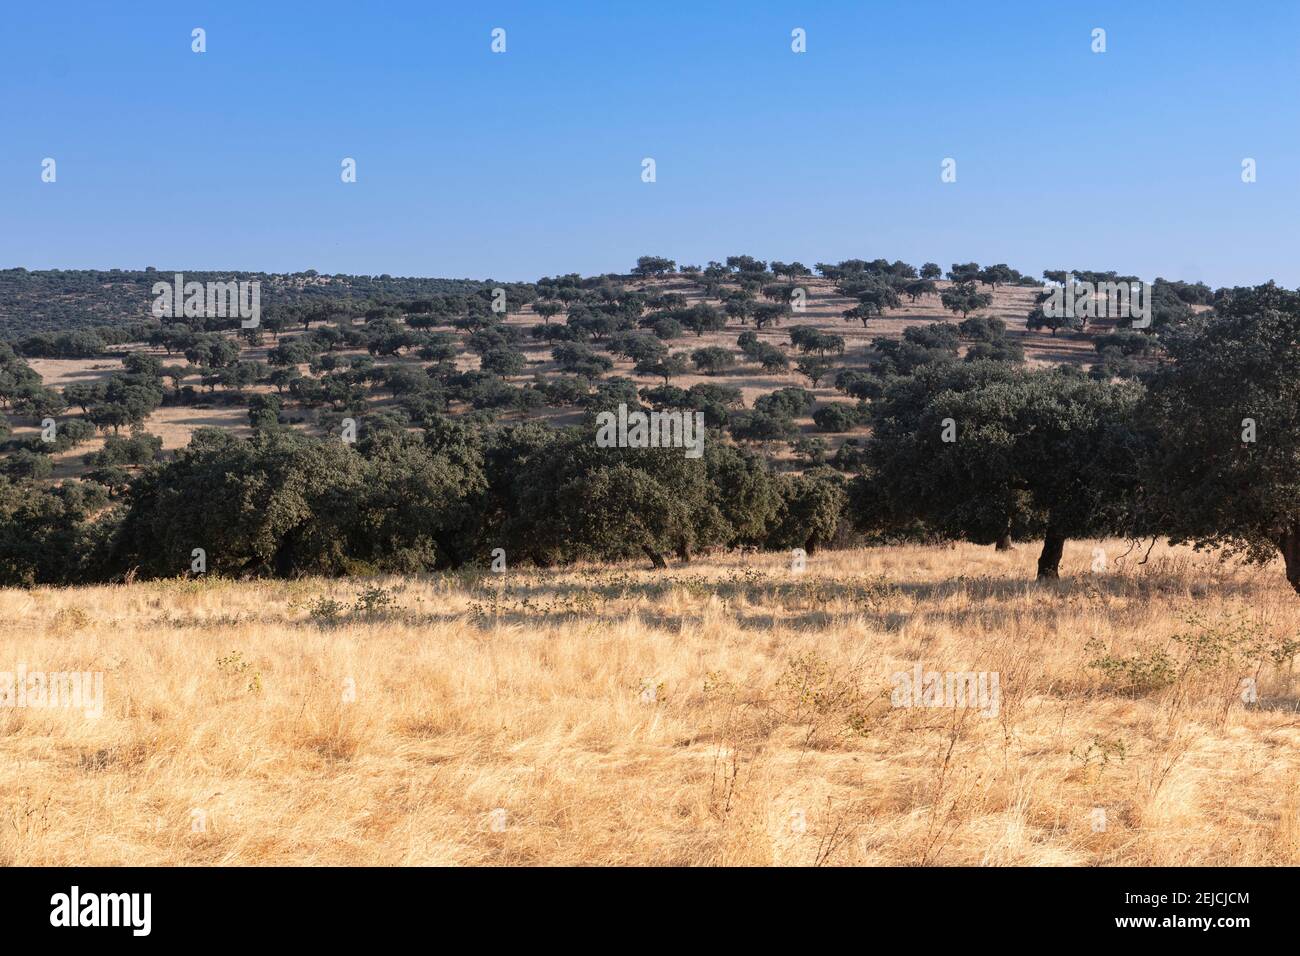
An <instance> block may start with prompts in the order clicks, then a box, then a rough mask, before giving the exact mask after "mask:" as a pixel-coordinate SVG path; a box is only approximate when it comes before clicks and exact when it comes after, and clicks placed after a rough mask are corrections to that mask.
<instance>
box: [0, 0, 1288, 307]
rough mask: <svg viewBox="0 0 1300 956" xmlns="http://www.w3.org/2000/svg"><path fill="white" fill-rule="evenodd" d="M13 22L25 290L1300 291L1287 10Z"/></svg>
mask: <svg viewBox="0 0 1300 956" xmlns="http://www.w3.org/2000/svg"><path fill="white" fill-rule="evenodd" d="M4 16H5V29H4V32H3V34H0V266H5V267H9V266H19V265H21V266H26V267H28V268H109V267H121V268H143V267H144V266H150V265H151V266H155V267H157V268H159V269H164V270H172V269H184V268H207V269H260V270H268V271H286V270H287V271H294V270H302V269H308V268H315V269H318V270H320V271H321V272H351V273H365V274H380V273H390V274H393V275H424V276H450V277H460V276H466V277H473V278H495V279H503V280H528V279H535V278H537V277H538V276H541V275H549V274H555V273H559V272H571V271H577V272H582V273H584V274H591V273H599V272H606V271H624V270H626V269H628V268H629V267H630V266H631V265H632V263H633V261H634V260H635V258H636V257H637V256H638V255H641V254H646V253H653V254H656V255H666V256H669V257H671V258H674V259H676V260H677V261H678V262H692V263H700V264H702V263H704V262H705V261H707V260H708V259H715V258H716V259H721V258H724V257H725V256H727V255H735V254H739V253H747V254H750V255H755V256H758V257H761V258H777V259H785V260H790V259H799V260H801V261H803V262H805V263H807V264H809V265H811V264H812V263H813V262H816V261H832V260H834V261H838V260H840V259H844V258H849V257H861V258H875V257H877V256H885V257H888V258H891V259H893V258H902V259H905V260H907V261H909V262H913V263H916V264H919V263H921V262H924V261H926V260H934V261H937V262H939V263H941V264H943V265H944V267H945V268H946V267H947V266H948V265H949V264H950V263H951V262H953V261H957V260H961V261H967V260H971V259H974V260H977V261H980V262H1000V261H1001V262H1007V263H1010V264H1011V265H1012V266H1015V267H1017V268H1019V269H1022V270H1024V271H1027V272H1033V273H1035V274H1037V273H1038V272H1040V271H1041V270H1042V269H1045V268H1078V269H1117V270H1119V271H1121V272H1132V273H1135V274H1138V275H1141V276H1143V277H1144V278H1148V279H1150V278H1154V277H1155V276H1157V275H1162V276H1165V277H1167V278H1184V279H1190V280H1203V281H1206V282H1209V283H1210V284H1211V285H1225V284H1227V285H1233V284H1247V283H1256V282H1261V281H1265V280H1267V279H1270V278H1272V279H1276V280H1277V281H1279V282H1281V283H1283V284H1285V285H1288V286H1297V285H1300V256H1297V252H1298V251H1300V248H1298V247H1300V243H1298V242H1297V241H1296V236H1297V234H1298V233H1300V226H1298V225H1297V224H1298V223H1300V108H1298V107H1300V42H1298V41H1297V39H1296V38H1297V36H1300V29H1298V27H1300V4H1296V3H1293V2H1286V0H1277V2H1268V0H1266V2H1261V3H1251V4H1246V5H1240V4H1231V3H1201V2H1172V0H1170V2H1142V3H1133V2H1124V3H1079V2H1050V3H1049V2H1041V3H1028V2H1007V3H989V2H985V3H974V2H972V3H955V2H954V3H940V2H915V0H913V2H900V3H893V2H880V0H877V2H863V0H857V2H825V3H763V2H749V3H707V2H705V3H682V2H672V0H669V2H660V3H644V2H640V3H632V2H624V0H606V2H601V3H565V2H554V3H546V4H542V3H537V2H534V3H520V4H493V3H483V4H479V3H455V4H451V3H436V2H427V0H426V2H418V3H414V2H413V3H407V2H390V3H378V2H374V3H347V4H343V3H332V2H316V3H311V4H308V3H301V4H298V3H274V2H270V0H263V2H260V3H249V2H243V0H222V2H220V3H206V4H205V3H194V4H191V3H182V2H168V3H144V2H138V3H135V2H132V3H114V4H105V3H99V2H96V3H88V2H72V3H64V4H60V5H50V4H26V3H24V4H10V5H8V6H7V8H6V10H5V15H4ZM194 27H203V28H204V29H206V31H207V43H208V50H207V52H206V53H203V54H195V53H192V52H191V50H190V31H191V30H192V29H193V28H194ZM494 27H502V28H504V29H505V30H506V31H507V33H506V36H507V52H506V53H504V54H493V53H492V52H491V51H490V48H489V44H490V41H491V37H490V33H491V30H492V29H493V28H494ZM795 27H802V28H803V29H805V30H806V31H807V44H808V52H807V53H805V54H794V53H792V52H791V50H790V31H791V30H792V29H794V28H795ZM1094 27H1101V28H1104V29H1105V30H1106V31H1107V52H1106V53H1104V54H1094V53H1092V52H1091V50H1090V43H1091V36H1090V34H1091V31H1092V30H1093V28H1094ZM47 156H48V157H53V158H54V159H55V160H56V161H57V163H58V167H57V171H58V181H57V182H56V183H53V184H47V183H42V182H41V181H40V172H41V168H40V164H41V160H42V159H43V158H44V157H47ZM647 156H648V157H653V158H654V159H655V161H656V164H657V182H655V183H643V182H642V181H641V175H640V174H641V160H642V158H643V157H647ZM343 157H353V158H355V159H356V161H357V178H358V181H357V182H356V183H355V184H344V183H342V182H341V181H340V177H339V171H340V161H341V160H342V159H343ZM945 157H952V158H954V159H956V161H957V182H956V183H951V184H944V183H941V182H940V176H939V172H940V163H941V161H942V160H943V159H944V158H945ZM1244 157H1251V158H1254V159H1255V160H1256V162H1257V164H1258V181H1257V182H1255V183H1252V184H1244V183H1242V182H1241V161H1242V159H1243V158H1244Z"/></svg>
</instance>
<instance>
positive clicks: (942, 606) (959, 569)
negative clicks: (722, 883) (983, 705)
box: [0, 542, 1300, 866]
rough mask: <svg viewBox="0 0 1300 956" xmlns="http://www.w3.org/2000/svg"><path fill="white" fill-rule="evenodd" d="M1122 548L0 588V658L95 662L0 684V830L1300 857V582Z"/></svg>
mask: <svg viewBox="0 0 1300 956" xmlns="http://www.w3.org/2000/svg"><path fill="white" fill-rule="evenodd" d="M1098 547H1101V548H1103V549H1104V550H1105V552H1106V557H1107V564H1108V566H1107V568H1106V570H1104V571H1102V572H1100V573H1092V572H1091V570H1090V566H1091V564H1092V562H1093V559H1094V556H1095V552H1094V549H1095V548H1098ZM1127 547H1128V546H1127V544H1124V543H1121V542H1101V543H1098V542H1075V543H1073V544H1071V545H1070V546H1069V547H1068V548H1067V551H1066V556H1065V561H1064V563H1063V568H1062V570H1063V573H1064V574H1066V575H1068V576H1069V579H1068V580H1063V581H1062V582H1060V583H1059V584H1053V585H1047V586H1039V585H1036V584H1035V583H1034V582H1033V581H1032V580H1031V577H1032V570H1033V566H1034V557H1035V554H1036V549H1035V548H1034V547H1033V546H1032V545H1022V546H1019V547H1018V548H1017V549H1016V550H1015V551H1013V552H1010V553H997V552H995V551H994V550H993V549H992V548H983V547H975V546H969V545H960V546H957V547H955V548H952V549H948V548H930V547H893V548H878V549H869V550H860V551H844V552H835V553H824V554H817V555H815V556H813V557H811V558H809V559H808V563H807V569H806V571H804V572H803V573H802V574H797V573H793V572H792V570H791V568H790V561H791V559H790V557H789V556H787V555H757V556H740V555H732V556H723V557H718V558H707V559H702V560H697V561H696V562H694V563H692V564H691V565H689V566H684V567H682V566H679V567H674V568H672V569H670V570H669V571H668V572H659V573H655V572H651V571H648V570H642V569H641V568H640V566H634V565H628V566H621V567H612V568H611V567H579V568H573V569H566V570H558V571H545V572H542V571H533V570H523V571H517V570H510V571H508V572H507V573H506V574H505V575H493V574H490V573H475V574H459V575H443V576H428V577H421V578H383V579H373V580H355V579H354V580H328V581H327V580H302V581H295V582H264V583H261V582H258V583H237V582H229V581H217V580H208V581H168V582H158V583H136V584H130V585H122V586H108V587H93V588H83V589H66V590H61V589H46V588H42V589H36V590H32V591H20V590H4V591H0V626H2V627H3V633H4V635H5V636H4V638H3V648H4V653H3V656H0V671H13V670H14V669H15V668H16V667H17V665H18V664H19V663H20V662H22V663H25V664H26V665H27V668H28V669H29V670H38V669H39V670H45V671H60V670H74V669H75V670H102V671H103V672H104V685H105V706H104V714H103V716H102V717H101V718H100V719H98V720H94V719H88V718H87V717H85V716H84V715H83V714H81V713H80V712H74V711H69V710H54V709H35V708H26V709H20V708H16V707H0V864H4V865H71V864H137V865H145V864H150V865H151V864H163V865H167V864H176V865H195V864H200V865H210V864H233V865H258V864H308V865H316V864H332V865H348V864H399V865H404V864H606V865H608V864H684V865H711V864H724V865H760V866H762V865H771V864H778V865H782V864H789V865H815V864H825V865H853V864H885V865H909V864H931V865H978V864H984V865H1008V864H1011V865H1016V864H1028V865H1062V864H1065V865H1095V864H1105V865H1129V864H1157V865H1161V864H1172V865H1179V864H1213V865H1236V864H1295V863H1297V862H1300V786H1298V784H1300V711H1298V709H1297V708H1298V705H1300V695H1298V686H1297V679H1296V675H1295V673H1294V671H1293V670H1292V667H1291V663H1290V660H1289V657H1290V652H1291V651H1292V650H1294V647H1291V646H1288V645H1287V644H1286V643H1285V642H1286V641H1288V640H1290V639H1292V638H1295V637H1297V636H1298V635H1300V628H1298V627H1297V625H1298V624H1300V598H1297V597H1296V596H1295V594H1294V593H1292V592H1291V591H1290V589H1289V588H1287V587H1286V586H1285V582H1284V580H1283V579H1282V576H1281V573H1280V572H1279V571H1278V570H1277V569H1276V568H1266V569H1263V570H1257V569H1253V568H1243V567H1240V566H1238V565H1235V564H1221V563H1219V562H1218V561H1217V560H1216V559H1214V558H1213V557H1209V556H1203V555H1196V554H1193V553H1192V552H1190V551H1186V550H1172V549H1169V548H1166V547H1163V546H1158V547H1156V548H1155V550H1154V553H1153V554H1152V555H1151V558H1150V560H1149V561H1148V562H1147V563H1146V564H1145V565H1142V566H1138V565H1137V563H1136V562H1137V559H1138V558H1139V557H1140V555H1139V553H1138V552H1134V553H1133V554H1131V555H1129V556H1128V558H1127V559H1125V561H1124V562H1123V564H1116V562H1115V558H1116V557H1118V556H1119V555H1121V554H1122V553H1123V552H1124V551H1125V550H1126V549H1127ZM367 589H378V590H371V591H370V597H369V610H367V609H366V607H365V605H366V601H365V600H363V601H362V602H361V606H360V607H359V606H358V604H357V601H358V598H359V597H364V595H365V592H366V591H367ZM331 601H332V602H334V603H330V602H331ZM1193 615H1195V616H1196V617H1197V619H1196V620H1192V619H1191V618H1192V616H1193ZM1175 638H1177V639H1175ZM1193 638H1194V640H1193ZM1162 652H1163V653H1164V654H1165V655H1166V658H1164V660H1165V661H1166V663H1165V665H1164V666H1163V668H1162V667H1161V666H1159V662H1160V661H1161V660H1162V658H1161V657H1160V654H1161V653H1162ZM1107 658H1109V659H1110V664H1109V666H1108V667H1106V666H1103V667H1097V666H1089V664H1090V662H1092V663H1094V664H1095V663H1098V662H1100V663H1102V664H1103V665H1104V664H1105V663H1106V659H1107ZM918 662H919V663H921V664H922V665H923V666H924V668H925V669H926V670H936V671H987V672H996V673H997V674H998V675H999V679H1000V683H999V686H1000V691H1001V698H1000V702H999V706H998V709H997V710H998V712H997V714H996V716H984V715H982V713H981V711H980V710H979V709H978V708H976V707H922V708H905V707H895V706H891V699H890V690H891V687H892V686H893V684H892V679H891V675H892V674H894V673H895V672H899V671H911V670H912V668H913V667H914V665H915V664H917V663H918ZM1117 662H1118V663H1117ZM1152 675H1155V677H1161V675H1163V680H1157V679H1155V678H1153V676H1152ZM1244 677H1253V678H1255V680H1256V681H1257V689H1258V696H1257V699H1255V700H1253V701H1250V702H1247V701H1245V700H1244V699H1243V697H1242V694H1241V689H1240V688H1241V681H1242V679H1243V678H1244ZM1144 681H1145V683H1144ZM1099 810H1100V811H1104V814H1105V823H1104V827H1102V826H1099V825H1098V824H1099V820H1100V817H1099V815H1098V811H1099Z"/></svg>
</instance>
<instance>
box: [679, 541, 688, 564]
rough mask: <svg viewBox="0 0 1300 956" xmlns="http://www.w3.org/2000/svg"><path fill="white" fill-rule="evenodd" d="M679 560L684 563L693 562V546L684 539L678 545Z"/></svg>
mask: <svg viewBox="0 0 1300 956" xmlns="http://www.w3.org/2000/svg"><path fill="white" fill-rule="evenodd" d="M677 560H678V561H681V562H682V563H683V564H690V563H691V546H690V545H689V544H687V543H686V541H685V540H684V539H683V540H682V541H681V542H680V543H679V544H678V545H677Z"/></svg>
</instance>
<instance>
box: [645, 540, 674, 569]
mask: <svg viewBox="0 0 1300 956" xmlns="http://www.w3.org/2000/svg"><path fill="white" fill-rule="evenodd" d="M641 550H642V551H644V552H645V553H646V556H647V557H649V558H650V563H651V564H653V565H654V566H655V568H656V569H657V570H658V569H662V568H667V567H668V562H667V561H665V560H664V556H663V555H662V554H660V553H659V552H658V551H656V550H655V549H654V548H652V547H650V545H648V544H643V545H641Z"/></svg>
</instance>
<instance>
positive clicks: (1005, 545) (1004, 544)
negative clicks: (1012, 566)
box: [993, 531, 1014, 551]
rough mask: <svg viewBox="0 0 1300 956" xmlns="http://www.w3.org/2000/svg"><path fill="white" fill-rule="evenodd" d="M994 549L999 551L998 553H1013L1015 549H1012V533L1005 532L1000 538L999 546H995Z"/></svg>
mask: <svg viewBox="0 0 1300 956" xmlns="http://www.w3.org/2000/svg"><path fill="white" fill-rule="evenodd" d="M993 547H994V549H995V550H997V551H1012V550H1014V549H1013V548H1012V547H1011V532H1010V531H1004V532H1002V537H1000V538H998V541H997V544H995V545H994V546H993Z"/></svg>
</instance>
